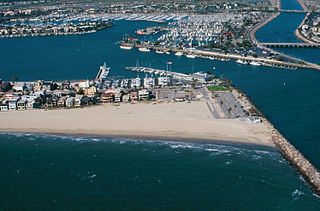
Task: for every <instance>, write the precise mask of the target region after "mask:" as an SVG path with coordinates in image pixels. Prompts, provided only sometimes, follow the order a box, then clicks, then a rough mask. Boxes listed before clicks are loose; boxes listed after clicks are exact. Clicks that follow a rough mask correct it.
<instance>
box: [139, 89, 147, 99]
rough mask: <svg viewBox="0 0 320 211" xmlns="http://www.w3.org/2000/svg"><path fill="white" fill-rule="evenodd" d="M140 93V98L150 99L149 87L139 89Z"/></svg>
mask: <svg viewBox="0 0 320 211" xmlns="http://www.w3.org/2000/svg"><path fill="white" fill-rule="evenodd" d="M138 95H139V100H149V99H150V92H149V91H148V90H147V89H142V90H139V92H138Z"/></svg>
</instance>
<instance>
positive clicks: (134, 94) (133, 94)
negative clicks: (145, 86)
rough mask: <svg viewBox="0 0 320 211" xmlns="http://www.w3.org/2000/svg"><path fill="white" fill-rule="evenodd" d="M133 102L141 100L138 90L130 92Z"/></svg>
mask: <svg viewBox="0 0 320 211" xmlns="http://www.w3.org/2000/svg"><path fill="white" fill-rule="evenodd" d="M129 99H130V101H131V102H136V101H139V95H138V92H130V97H129Z"/></svg>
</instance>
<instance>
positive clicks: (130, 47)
mask: <svg viewBox="0 0 320 211" xmlns="http://www.w3.org/2000/svg"><path fill="white" fill-rule="evenodd" d="M120 48H121V49H124V50H131V49H132V46H131V45H120Z"/></svg>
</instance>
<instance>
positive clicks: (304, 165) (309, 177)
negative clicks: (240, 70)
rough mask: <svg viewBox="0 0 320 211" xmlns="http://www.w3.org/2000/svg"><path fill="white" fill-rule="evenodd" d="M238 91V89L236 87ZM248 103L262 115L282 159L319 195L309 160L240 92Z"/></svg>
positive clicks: (319, 178) (319, 183)
mask: <svg viewBox="0 0 320 211" xmlns="http://www.w3.org/2000/svg"><path fill="white" fill-rule="evenodd" d="M236 90H237V91H238V92H241V91H239V89H236ZM241 93H242V95H243V96H245V99H246V100H247V101H248V103H249V104H250V105H251V106H252V108H254V110H256V111H257V112H258V113H259V114H260V115H261V116H262V117H261V119H262V121H263V122H264V123H265V124H267V126H268V128H269V129H270V130H271V131H272V133H271V138H272V141H273V143H274V144H275V146H276V148H277V149H278V150H279V152H280V153H281V155H282V156H283V157H284V159H285V160H286V161H287V162H288V163H289V164H290V165H291V166H292V167H293V168H295V169H296V171H297V172H298V173H299V174H300V175H301V176H302V177H303V179H304V180H305V181H306V182H307V184H308V185H309V186H310V188H311V189H312V191H313V192H314V193H315V194H317V195H319V196H320V172H319V170H318V169H317V168H316V167H315V166H313V165H312V164H311V163H310V161H309V160H308V159H307V158H306V157H305V156H304V155H303V154H302V153H301V152H300V151H299V150H297V149H296V148H295V147H294V146H293V145H292V144H291V143H290V142H289V141H288V140H287V139H286V138H285V137H284V136H283V135H282V134H281V133H280V131H279V130H277V129H276V128H275V127H274V126H273V124H271V122H270V121H269V120H268V119H267V118H266V117H265V116H264V115H263V113H262V112H261V111H260V110H259V109H258V108H257V107H256V106H255V105H254V103H253V102H252V101H251V99H250V98H249V97H248V96H247V95H246V94H244V93H243V92H241Z"/></svg>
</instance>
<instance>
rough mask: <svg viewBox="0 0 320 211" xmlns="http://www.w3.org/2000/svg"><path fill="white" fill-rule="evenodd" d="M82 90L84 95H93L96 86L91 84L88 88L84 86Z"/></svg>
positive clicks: (95, 91)
mask: <svg viewBox="0 0 320 211" xmlns="http://www.w3.org/2000/svg"><path fill="white" fill-rule="evenodd" d="M83 92H84V95H86V96H94V95H95V94H96V93H97V88H96V87H95V86H91V87H89V88H84V89H83Z"/></svg>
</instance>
